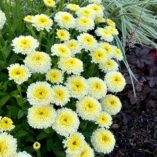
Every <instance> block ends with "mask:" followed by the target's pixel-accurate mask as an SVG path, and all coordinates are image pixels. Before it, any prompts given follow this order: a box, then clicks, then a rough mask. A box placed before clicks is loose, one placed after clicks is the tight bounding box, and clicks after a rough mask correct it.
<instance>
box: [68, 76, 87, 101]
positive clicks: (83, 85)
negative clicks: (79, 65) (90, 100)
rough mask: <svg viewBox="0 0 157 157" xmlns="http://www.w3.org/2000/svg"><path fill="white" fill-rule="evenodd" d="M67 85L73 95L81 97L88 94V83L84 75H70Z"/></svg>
mask: <svg viewBox="0 0 157 157" xmlns="http://www.w3.org/2000/svg"><path fill="white" fill-rule="evenodd" d="M66 86H67V88H68V89H69V91H70V93H71V97H74V98H78V99H80V98H82V97H84V96H85V95H87V94H88V83H87V81H86V79H85V78H84V77H82V76H71V77H69V78H68V80H67V83H66Z"/></svg>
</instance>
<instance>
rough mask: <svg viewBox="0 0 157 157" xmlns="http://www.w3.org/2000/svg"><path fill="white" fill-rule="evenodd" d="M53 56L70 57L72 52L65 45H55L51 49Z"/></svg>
mask: <svg viewBox="0 0 157 157" xmlns="http://www.w3.org/2000/svg"><path fill="white" fill-rule="evenodd" d="M51 52H52V56H53V55H56V56H58V57H62V58H63V57H64V58H65V57H70V56H71V50H70V49H69V48H68V47H67V46H66V45H65V44H54V45H52V47H51Z"/></svg>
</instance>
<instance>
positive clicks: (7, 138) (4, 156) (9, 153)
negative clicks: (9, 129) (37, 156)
mask: <svg viewBox="0 0 157 157" xmlns="http://www.w3.org/2000/svg"><path fill="white" fill-rule="evenodd" d="M16 150H17V141H16V139H15V138H13V136H11V135H9V134H7V133H0V156H1V157H15V155H16Z"/></svg>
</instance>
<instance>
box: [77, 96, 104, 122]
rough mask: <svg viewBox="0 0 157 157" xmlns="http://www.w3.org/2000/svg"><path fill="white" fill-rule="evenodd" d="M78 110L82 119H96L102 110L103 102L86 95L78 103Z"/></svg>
mask: <svg viewBox="0 0 157 157" xmlns="http://www.w3.org/2000/svg"><path fill="white" fill-rule="evenodd" d="M76 111H77V113H78V114H79V116H80V117H81V118H82V119H84V120H89V121H94V120H96V118H97V116H98V115H99V113H100V112H101V104H100V103H99V102H98V101H97V100H96V99H94V98H92V97H89V96H85V97H84V98H82V99H81V100H79V101H78V102H77V103H76Z"/></svg>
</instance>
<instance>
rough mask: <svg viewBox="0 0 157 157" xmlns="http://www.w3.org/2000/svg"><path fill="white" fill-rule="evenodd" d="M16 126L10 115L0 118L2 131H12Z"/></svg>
mask: <svg viewBox="0 0 157 157" xmlns="http://www.w3.org/2000/svg"><path fill="white" fill-rule="evenodd" d="M14 128H15V126H14V124H13V121H12V119H10V118H8V117H3V118H1V119H0V130H1V131H11V130H13V129H14Z"/></svg>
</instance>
